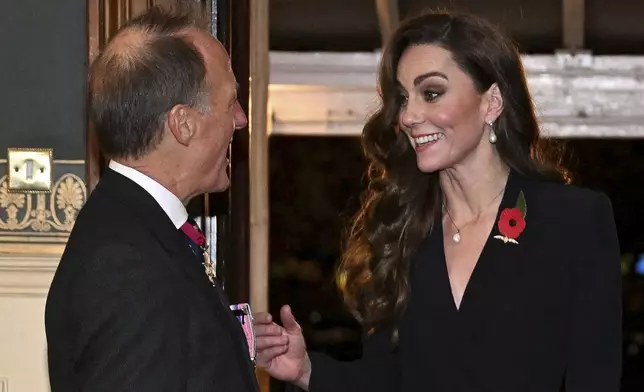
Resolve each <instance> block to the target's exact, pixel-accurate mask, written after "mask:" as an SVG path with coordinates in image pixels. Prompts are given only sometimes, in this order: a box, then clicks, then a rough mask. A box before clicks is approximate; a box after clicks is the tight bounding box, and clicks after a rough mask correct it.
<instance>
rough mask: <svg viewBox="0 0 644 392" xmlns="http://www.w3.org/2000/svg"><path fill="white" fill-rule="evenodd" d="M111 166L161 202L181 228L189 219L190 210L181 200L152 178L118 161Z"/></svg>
mask: <svg viewBox="0 0 644 392" xmlns="http://www.w3.org/2000/svg"><path fill="white" fill-rule="evenodd" d="M109 168H110V169H112V170H114V171H115V172H117V173H119V174H121V175H123V176H125V177H127V178H129V179H130V180H132V181H134V182H135V183H137V184H138V185H139V186H140V187H141V188H143V189H144V190H145V191H146V192H148V193H149V194H150V196H152V197H153V198H154V200H156V202H157V203H159V206H161V208H162V209H163V211H164V212H165V213H166V214H167V215H168V218H170V220H171V221H172V224H174V226H175V227H176V228H177V229H179V228H180V227H181V226H182V225H183V224H184V223H186V221H187V220H188V212H187V211H186V207H185V206H184V205H183V203H182V202H181V200H179V198H178V197H177V196H176V195H175V194H174V193H172V192H170V191H169V190H167V189H166V188H165V187H164V186H163V185H161V184H159V183H158V182H156V181H155V180H153V179H152V178H150V177H148V176H146V175H145V174H143V173H141V172H140V171H138V170H136V169H133V168H131V167H128V166H125V165H123V164H121V163H118V162H116V161H110V163H109Z"/></svg>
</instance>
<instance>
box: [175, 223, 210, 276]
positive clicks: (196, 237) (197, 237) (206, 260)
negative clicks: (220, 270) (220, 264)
mask: <svg viewBox="0 0 644 392" xmlns="http://www.w3.org/2000/svg"><path fill="white" fill-rule="evenodd" d="M181 231H183V232H184V234H185V235H187V236H188V238H190V239H191V240H192V242H194V243H195V244H197V246H199V248H200V249H201V252H202V254H203V263H201V264H202V265H203V268H204V271H205V273H206V276H207V277H208V280H209V281H210V283H212V285H213V286H214V285H215V284H216V277H217V271H216V270H215V265H214V264H213V262H212V259H211V258H210V247H209V246H208V244H207V243H206V236H204V235H203V233H202V232H201V231H200V230H199V229H198V228H197V227H195V226H193V225H192V224H191V223H190V222H186V223H184V224H183V226H181Z"/></svg>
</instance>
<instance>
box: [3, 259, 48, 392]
mask: <svg viewBox="0 0 644 392" xmlns="http://www.w3.org/2000/svg"><path fill="white" fill-rule="evenodd" d="M59 261H60V256H53V255H52V256H47V255H0V297H2V296H5V297H6V296H11V297H44V296H46V295H47V293H48V292H49V286H50V284H51V281H52V279H53V277H54V273H55V272H56V267H57V266H58V263H59ZM0 392H2V389H1V388H0Z"/></svg>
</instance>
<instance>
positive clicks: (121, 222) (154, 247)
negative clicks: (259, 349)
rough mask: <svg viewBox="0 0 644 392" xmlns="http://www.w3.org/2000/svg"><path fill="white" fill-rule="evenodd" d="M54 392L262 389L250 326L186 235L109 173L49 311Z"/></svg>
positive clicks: (66, 259) (71, 246)
mask: <svg viewBox="0 0 644 392" xmlns="http://www.w3.org/2000/svg"><path fill="white" fill-rule="evenodd" d="M45 325H46V331H47V342H48V357H49V376H50V383H51V391H52V392H100V391H106V392H107V391H109V392H163V391H167V392H179V391H185V392H202V391H203V392H206V391H207V392H213V391H231V392H232V391H235V392H237V391H249V392H251V391H257V390H258V388H257V384H256V379H255V376H254V371H253V367H252V364H251V362H250V359H249V356H248V348H247V344H246V341H245V338H244V335H243V332H242V330H241V328H240V326H239V324H238V322H237V320H236V319H235V318H234V316H233V315H232V313H231V312H230V311H229V309H228V303H227V301H226V298H225V295H224V293H223V292H222V291H221V289H219V288H213V287H212V285H211V284H210V282H209V281H208V278H207V277H206V275H205V273H204V269H203V266H202V265H201V264H200V262H199V260H198V259H197V258H196V256H195V255H194V254H193V253H192V251H191V249H190V247H189V245H188V243H187V240H186V237H185V235H184V234H183V233H182V232H181V231H179V230H177V229H176V228H175V226H174V225H173V224H172V222H171V221H170V219H169V218H168V216H167V215H166V213H165V212H164V211H163V210H162V209H161V207H160V206H159V205H158V204H157V202H156V201H155V200H154V199H153V198H152V196H151V195H150V194H149V193H147V192H146V191H145V190H144V189H143V188H141V187H140V186H139V185H137V184H136V183H134V182H133V181H131V180H129V179H128V178H126V177H124V176H122V175H120V174H118V173H116V172H114V171H112V170H108V171H107V172H106V173H105V175H104V176H103V178H102V179H101V181H100V183H99V184H98V186H97V188H96V189H95V190H94V192H93V193H92V195H91V196H90V198H89V200H88V201H87V203H86V205H85V206H84V208H83V209H82V211H81V212H80V214H79V216H78V220H77V222H76V224H75V226H74V230H73V232H72V234H71V236H70V238H69V242H68V244H67V248H66V250H65V253H64V254H63V257H62V260H61V262H60V265H59V267H58V270H57V271H56V274H55V277H54V280H53V282H52V285H51V289H50V292H49V296H48V298H47V306H46V311H45Z"/></svg>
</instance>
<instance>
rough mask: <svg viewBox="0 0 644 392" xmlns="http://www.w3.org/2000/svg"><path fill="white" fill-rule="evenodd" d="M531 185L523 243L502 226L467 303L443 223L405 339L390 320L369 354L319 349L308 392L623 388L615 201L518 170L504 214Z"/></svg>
mask: <svg viewBox="0 0 644 392" xmlns="http://www.w3.org/2000/svg"><path fill="white" fill-rule="evenodd" d="M521 192H522V193H523V195H524V197H525V200H526V205H527V214H526V217H525V222H526V227H525V230H524V231H523V233H522V234H521V235H520V237H518V238H517V242H518V244H513V243H509V242H508V243H504V242H503V241H501V240H499V239H496V238H494V237H495V236H497V235H500V233H499V229H498V226H497V225H495V226H494V228H493V229H492V232H491V233H490V237H489V239H488V241H487V243H486V244H485V246H484V248H483V251H482V253H481V256H480V258H479V260H478V263H477V265H476V267H475V269H474V271H473V273H472V276H471V278H470V281H469V284H468V286H467V289H466V291H465V294H464V296H463V299H462V302H461V306H460V309H457V308H456V306H455V304H454V299H453V296H452V292H451V288H450V283H449V277H448V274H447V267H446V263H445V255H444V248H443V230H442V225H440V224H437V225H436V226H435V229H434V230H433V231H432V232H431V233H430V234H429V235H428V236H427V238H426V239H425V240H424V242H423V243H422V244H421V246H420V248H419V250H418V252H417V254H416V256H415V258H414V260H413V263H412V268H411V280H410V286H411V295H410V300H409V303H408V307H407V310H406V312H405V314H404V315H403V317H402V319H401V320H400V321H399V323H398V325H399V333H400V341H399V345H398V346H397V348H396V349H395V350H392V349H391V344H390V335H391V330H389V329H386V328H385V329H381V330H380V331H377V332H376V333H375V334H374V335H373V336H370V337H368V338H366V340H365V344H364V353H363V358H362V359H361V360H359V361H355V362H349V363H340V362H337V361H334V360H333V359H331V358H329V357H326V356H324V355H320V354H316V353H312V354H311V358H312V364H313V368H312V369H313V373H312V375H311V382H310V391H311V392H327V391H328V392H331V391H334V392H342V391H347V392H355V391H382V392H385V391H403V392H412V391H413V392H417V391H421V390H422V391H430V392H517V391H521V392H559V391H561V390H565V391H566V392H618V391H619V384H620V375H621V345H622V337H621V321H622V317H621V298H622V296H621V272H620V262H619V256H620V255H619V245H618V241H617V235H616V229H615V222H614V219H613V213H612V207H611V204H610V201H609V199H608V198H607V197H606V196H605V195H603V194H601V193H597V192H594V191H590V190H587V189H582V188H578V187H575V186H570V185H563V184H552V183H546V182H541V181H536V180H531V179H528V178H526V177H524V176H521V175H519V174H517V173H515V172H512V173H511V174H510V177H509V179H508V184H507V187H506V191H505V194H504V196H503V200H502V202H501V206H500V208H499V213H498V215H497V222H498V220H499V216H500V213H501V211H502V210H504V209H506V208H513V207H515V206H516V204H517V200H518V198H519V195H520V193H521ZM439 222H440V220H439Z"/></svg>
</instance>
